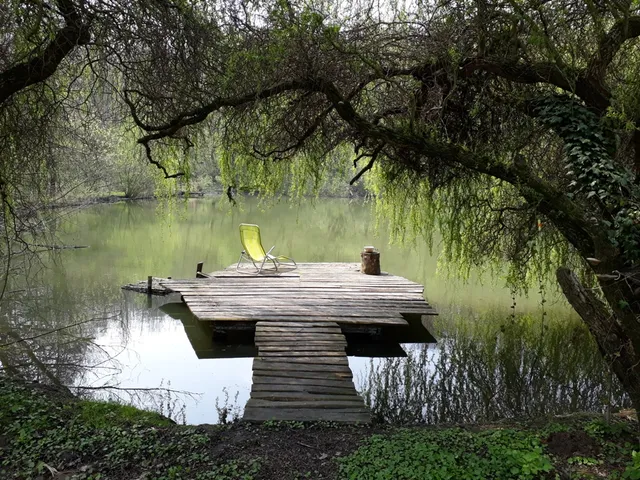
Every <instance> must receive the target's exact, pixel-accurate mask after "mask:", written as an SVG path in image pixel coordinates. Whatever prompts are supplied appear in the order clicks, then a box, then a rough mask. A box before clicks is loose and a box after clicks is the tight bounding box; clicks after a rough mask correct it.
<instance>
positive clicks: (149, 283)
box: [147, 275, 153, 295]
mask: <svg viewBox="0 0 640 480" xmlns="http://www.w3.org/2000/svg"><path fill="white" fill-rule="evenodd" d="M152 289H153V277H152V276H151V275H149V276H148V277H147V294H148V295H151V290H152Z"/></svg>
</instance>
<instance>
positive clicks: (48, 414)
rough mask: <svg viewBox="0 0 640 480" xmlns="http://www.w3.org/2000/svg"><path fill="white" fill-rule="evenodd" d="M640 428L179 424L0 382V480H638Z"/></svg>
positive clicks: (574, 423) (574, 422) (619, 424)
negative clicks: (194, 425)
mask: <svg viewBox="0 0 640 480" xmlns="http://www.w3.org/2000/svg"><path fill="white" fill-rule="evenodd" d="M636 427H637V425H636V424H634V423H631V422H629V421H622V420H617V421H614V422H612V423H606V422H604V421H603V420H602V419H601V418H599V417H594V416H573V417H570V418H568V419H562V420H559V419H556V421H553V422H550V421H548V420H538V421H530V422H527V423H517V422H512V423H511V424H509V425H508V426H507V425H506V424H498V425H485V426H475V427H473V429H470V428H461V427H455V428H436V427H414V428H399V427H394V426H390V425H386V426H383V425H378V426H341V425H339V424H335V423H326V422H325V423H322V422H316V423H307V422H274V421H271V422H265V424H263V425H261V426H256V425H251V424H242V423H240V424H232V425H220V426H199V427H193V426H182V425H176V424H174V423H173V422H172V421H171V420H169V419H167V418H165V417H163V416H161V415H159V414H157V413H154V412H146V411H142V410H138V409H136V408H133V407H130V406H123V405H118V404H113V403H105V402H94V401H88V400H78V399H75V398H73V397H71V396H69V395H64V394H60V393H59V392H58V391H56V390H52V389H47V388H43V387H39V386H34V385H29V386H27V385H23V384H16V383H14V382H10V381H8V380H7V379H6V377H3V376H0V478H2V479H34V480H41V479H42V480H44V479H47V478H65V479H93V480H98V479H102V480H106V479H114V480H124V479H131V480H154V479H155V480H169V479H184V480H187V479H189V480H191V479H194V480H198V479H201V480H202V479H216V480H227V479H229V480H230V479H242V480H262V479H265V480H268V479H272V478H278V479H280V478H282V479H285V480H286V479H294V478H312V479H336V480H347V479H349V480H351V479H355V480H367V479H376V480H409V479H416V480H423V479H425V480H428V479H432V480H438V479H461V480H464V479H478V480H479V479H500V480H509V479H538V478H541V479H545V478H548V479H596V478H598V479H599V478H610V479H619V480H640V446H639V445H638V431H637V429H636Z"/></svg>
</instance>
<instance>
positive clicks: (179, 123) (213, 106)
mask: <svg viewBox="0 0 640 480" xmlns="http://www.w3.org/2000/svg"><path fill="white" fill-rule="evenodd" d="M303 88H304V85H303V84H302V83H301V82H298V81H295V80H294V81H289V82H283V83H280V84H277V85H274V86H273V87H271V88H266V89H263V90H259V91H254V92H250V93H247V94H244V95H240V96H237V97H225V98H217V99H216V100H214V101H212V102H210V103H208V104H207V105H203V106H202V107H200V108H197V109H195V110H192V111H189V112H185V113H183V114H181V115H179V116H177V117H176V118H174V119H173V120H171V121H170V122H168V123H167V124H165V125H163V126H161V127H152V126H150V125H149V124H147V123H146V122H143V121H142V120H141V118H140V116H139V115H138V112H137V107H136V105H135V103H134V102H133V101H132V100H131V99H130V98H128V95H125V96H124V100H125V102H126V103H127V105H128V106H129V109H130V110H131V116H132V117H133V120H134V122H135V123H136V125H137V126H138V127H140V128H141V129H142V130H145V131H153V133H149V134H147V135H145V136H143V137H142V138H140V139H138V143H139V144H141V145H142V146H143V147H144V149H145V153H146V155H147V160H148V161H149V163H151V164H153V165H155V166H156V167H157V168H159V169H160V170H162V172H163V173H164V176H165V178H176V177H180V176H183V175H184V172H176V173H173V174H170V173H169V172H168V171H167V169H166V167H165V166H164V165H162V164H161V163H160V162H158V161H157V160H155V159H154V158H153V155H152V152H151V142H153V141H154V140H160V139H163V138H170V137H173V136H174V135H176V133H178V131H179V130H181V129H182V128H184V127H188V126H190V125H196V124H199V123H202V122H204V121H205V120H206V119H207V117H208V116H209V115H211V114H212V113H213V112H216V111H218V110H221V109H222V108H225V107H240V106H242V105H245V104H248V103H251V102H255V101H257V100H264V99H267V98H270V97H273V96H276V95H279V94H281V93H284V92H288V91H292V90H299V89H303Z"/></svg>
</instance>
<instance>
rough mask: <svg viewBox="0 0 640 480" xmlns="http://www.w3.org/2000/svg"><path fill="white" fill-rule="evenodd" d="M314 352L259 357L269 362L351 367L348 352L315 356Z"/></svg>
mask: <svg viewBox="0 0 640 480" xmlns="http://www.w3.org/2000/svg"><path fill="white" fill-rule="evenodd" d="M312 353H313V352H309V355H307V356H304V357H303V356H300V355H296V356H286V358H276V356H273V355H269V356H266V355H265V356H263V355H260V356H259V357H258V358H259V359H260V360H262V361H263V362H265V363H267V364H268V363H269V362H280V363H283V362H284V363H288V364H292V363H296V364H297V363H311V364H313V365H317V366H319V367H324V366H345V367H347V368H348V367H349V361H348V360H347V355H346V354H341V355H339V356H335V357H332V356H327V355H324V356H317V357H314V356H313V355H311V354H312ZM278 357H280V356H278ZM254 362H255V360H254Z"/></svg>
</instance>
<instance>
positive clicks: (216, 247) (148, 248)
mask: <svg viewBox="0 0 640 480" xmlns="http://www.w3.org/2000/svg"><path fill="white" fill-rule="evenodd" d="M159 209H162V206H159V205H158V204H156V203H153V202H139V203H120V204H113V205H98V206H94V207H91V208H88V209H83V210H80V211H77V212H75V213H73V214H71V215H68V216H66V217H65V218H64V219H63V220H62V221H60V222H59V224H58V225H57V229H56V236H57V239H56V242H57V243H64V244H68V245H88V246H89V248H86V249H74V250H63V251H60V252H57V253H55V254H52V255H51V256H50V257H48V258H46V259H44V260H43V261H42V263H39V262H32V263H30V264H29V265H28V271H29V274H28V275H27V276H26V278H27V280H28V281H25V280H24V279H20V281H16V282H15V284H14V285H12V286H11V287H10V289H9V292H8V294H7V295H6V296H5V301H4V302H3V304H2V305H0V307H1V308H0V315H1V316H0V336H1V338H2V341H0V343H2V344H3V345H4V347H0V362H1V363H2V366H3V370H4V371H5V372H7V373H10V374H16V375H21V376H23V377H27V378H31V379H38V380H39V381H43V382H59V383H61V384H64V385H70V386H76V387H79V390H78V391H79V393H82V394H86V395H93V396H99V397H102V398H105V397H109V398H114V399H119V400H121V401H126V402H132V403H135V404H138V405H142V406H145V407H150V408H154V409H156V410H159V411H161V412H162V413H165V414H168V415H171V416H172V418H174V419H177V420H178V421H184V422H186V423H194V424H198V423H215V422H218V421H219V420H220V419H221V418H223V417H227V418H228V417H230V416H232V415H233V414H236V415H237V414H240V413H241V408H242V407H243V405H244V403H245V402H246V400H247V399H248V396H249V390H250V386H251V363H252V358H250V357H249V356H248V355H251V353H250V351H248V350H247V349H246V348H245V349H243V348H242V347H238V348H234V347H228V348H227V349H226V350H225V349H218V350H217V351H216V352H213V353H212V352H211V344H210V331H209V330H207V328H208V327H207V326H202V325H198V322H192V321H191V320H189V319H187V318H182V319H180V318H174V317H175V316H176V315H174V316H170V315H168V314H166V313H164V311H163V310H162V309H160V307H161V306H162V305H163V304H164V303H167V302H170V301H175V299H172V298H161V297H153V298H151V299H149V298H147V296H146V295H140V294H135V293H132V292H124V291H122V290H121V288H120V287H121V285H123V284H125V283H130V282H133V281H137V280H142V279H145V278H146V277H147V276H148V275H154V276H159V277H166V276H171V277H173V278H192V277H194V275H195V268H196V264H197V263H198V262H200V261H203V262H204V266H205V267H204V270H205V271H214V270H219V269H222V268H224V267H227V266H229V265H231V264H233V263H235V262H236V261H237V258H238V255H239V252H240V242H239V237H238V224H239V223H243V222H245V223H257V224H259V225H260V226H261V228H262V233H263V242H264V243H265V244H268V245H265V246H267V247H269V246H271V245H276V246H277V251H278V252H279V253H283V254H287V255H291V256H292V257H293V258H295V259H296V260H297V261H301V262H328V261H330V262H356V261H358V260H359V252H360V251H361V249H362V246H363V245H375V246H377V247H378V248H379V249H380V250H381V263H382V268H383V270H386V271H388V272H390V273H393V274H396V275H401V276H404V277H406V278H409V279H411V280H413V281H416V282H419V283H421V284H423V285H425V296H426V298H427V300H428V301H429V302H430V303H431V304H433V305H434V306H435V307H436V308H437V310H438V311H439V312H440V315H439V316H438V317H435V318H430V319H429V324H428V327H429V330H430V331H431V332H432V333H433V334H434V335H436V337H437V338H438V340H439V341H438V344H435V345H434V344H410V345H405V346H404V348H405V350H406V351H407V353H408V356H407V357H406V358H367V357H349V363H350V365H351V368H352V370H353V372H354V380H355V383H356V387H357V389H358V390H359V391H360V392H361V393H363V394H364V395H365V398H366V399H367V401H368V403H369V404H370V405H371V407H372V409H373V412H374V414H375V416H376V417H377V418H379V419H381V420H392V421H397V422H416V421H419V422H429V423H437V422H452V421H480V420H494V419H498V418H505V417H516V416H523V415H541V414H557V413H568V412H572V411H580V410H591V411H594V410H597V411H601V410H602V409H603V408H604V406H605V405H606V404H607V403H609V402H610V403H612V404H613V405H614V406H617V405H622V404H624V403H625V402H626V399H625V397H624V395H622V393H621V390H620V388H619V386H618V385H617V383H616V381H615V379H612V378H611V375H610V373H609V371H608V369H607V368H606V365H604V363H603V361H602V360H601V359H600V357H599V355H598V351H597V348H596V347H595V345H594V343H593V341H592V340H591V338H590V337H589V335H588V332H587V331H586V329H585V328H584V327H583V326H582V324H581V323H580V321H579V319H578V318H577V317H576V315H575V314H574V313H572V312H571V310H570V309H569V308H568V307H567V305H566V304H565V303H564V302H563V301H562V299H561V298H560V296H559V295H557V293H556V292H555V291H554V290H553V288H552V287H550V286H545V288H544V289H543V291H544V296H541V295H540V294H539V293H535V294H532V295H531V296H530V298H515V299H514V298H513V297H512V295H511V293H510V291H509V290H508V289H506V288H504V287H502V286H501V283H502V282H501V280H500V279H495V280H492V279H485V281H484V283H482V282H480V281H478V280H477V279H472V280H471V281H469V282H467V283H465V282H463V281H461V280H457V279H455V278H448V277H446V276H443V275H441V274H438V273H437V272H436V270H437V263H438V262H437V253H438V252H437V250H438V247H437V246H436V247H434V251H433V252H430V251H429V249H428V248H427V247H426V246H424V245H416V246H399V245H389V239H388V234H387V233H386V232H385V231H384V229H382V230H380V231H379V232H377V231H376V229H375V226H374V223H375V222H374V220H373V218H372V213H371V209H370V206H368V205H366V204H363V203H362V202H359V201H348V200H343V199H320V200H317V201H315V202H314V204H305V205H302V206H297V207H290V206H288V205H286V204H278V205H275V206H272V207H270V208H266V209H265V208H261V207H260V205H259V204H258V202H257V201H254V200H250V199H249V200H246V201H244V202H243V204H242V205H241V206H238V207H235V208H230V207H229V206H228V204H227V203H226V201H225V200H223V199H211V198H208V199H192V200H188V201H186V202H183V203H178V204H177V205H175V206H174V207H173V209H172V210H171V212H170V214H167V212H159V211H158V210H159ZM534 290H537V289H534ZM543 307H544V308H543ZM165 308H166V307H165ZM178 317H179V315H178ZM18 340H22V341H18ZM207 356H209V357H211V356H217V357H228V358H206V357H207ZM158 389H159V390H158Z"/></svg>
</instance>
